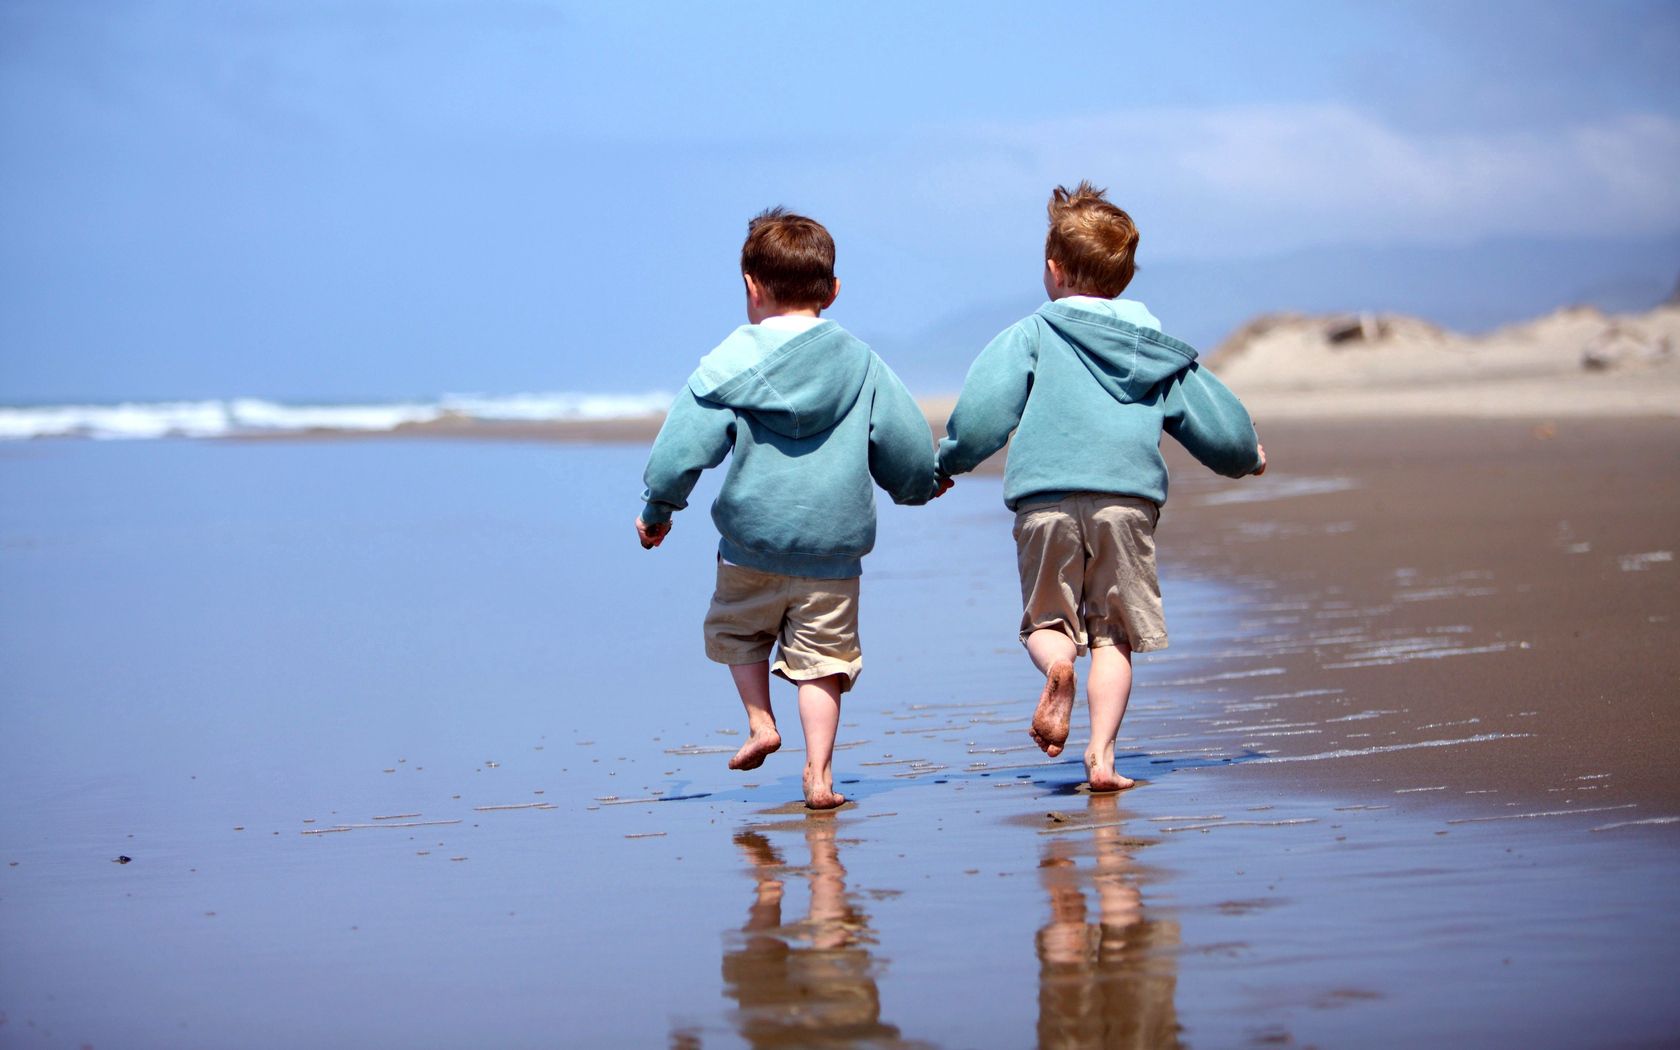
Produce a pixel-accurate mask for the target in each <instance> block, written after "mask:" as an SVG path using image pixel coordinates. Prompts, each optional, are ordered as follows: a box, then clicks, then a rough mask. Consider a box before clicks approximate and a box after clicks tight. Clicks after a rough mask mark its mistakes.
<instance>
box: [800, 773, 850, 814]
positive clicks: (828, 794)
mask: <svg viewBox="0 0 1680 1050" xmlns="http://www.w3.org/2000/svg"><path fill="white" fill-rule="evenodd" d="M845 802H846V796H845V795H842V794H840V793H839V792H837V791H835V790H834V773H833V771H832V770H827V769H825V770H823V771H822V772H820V773H819V772H817V771H816V770H814V769H812V768H811V767H810V766H806V767H805V808H807V809H838V808H839V807H840V806H842V805H844V804H845Z"/></svg>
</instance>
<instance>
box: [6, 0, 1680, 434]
mask: <svg viewBox="0 0 1680 1050" xmlns="http://www.w3.org/2000/svg"><path fill="white" fill-rule="evenodd" d="M805 6H806V5H785V4H749V3H729V4H687V3H684V4H677V3H672V4H641V5H629V4H612V5H607V4H600V5H581V4H567V3H548V2H535V0H529V2H519V3H499V2H492V0H472V2H427V0H404V2H361V3H356V2H343V3H334V4H326V3H311V2H308V0H283V2H276V3H240V2H229V0H216V2H204V3H153V4H136V3H118V2H85V3H74V4H67V3H63V2H60V0H46V2H22V0H0V230H4V231H5V235H4V237H3V238H0V401H13V402H16V401H41V400H69V399H101V400H109V399H116V398H124V397H132V398H164V397H187V398H191V397H217V396H242V395H243V396H260V397H275V398H283V399H354V398H367V397H398V396H413V395H425V394H434V393H443V392H484V393H512V392H517V391H527V390H597V391H608V390H624V391H635V390H647V389H672V388H674V387H675V386H676V385H677V384H678V383H679V382H680V381H681V379H682V377H683V375H684V374H685V373H686V371H687V369H688V368H689V366H690V365H691V364H692V362H693V360H694V359H695V358H696V357H698V355H699V354H701V353H703V352H704V351H705V350H706V349H708V348H709V347H710V346H711V345H712V344H714V343H715V342H716V341H717V340H718V339H719V338H721V336H722V335H723V334H725V333H726V332H727V331H728V329H729V328H731V327H732V326H733V325H735V324H737V323H740V321H741V304H740V291H739V280H738V276H737V274H736V271H735V261H736V257H737V253H738V251H739V246H740V239H741V236H742V232H743V229H744V225H745V221H746V219H747V218H748V217H749V216H750V215H751V214H753V213H754V212H755V211H757V210H758V209H760V208H762V207H764V206H766V205H768V204H773V203H786V204H788V205H790V206H792V207H795V208H797V209H799V210H802V211H805V212H807V213H809V214H812V215H815V216H816V217H818V218H819V219H822V220H823V221H824V222H826V223H827V224H828V225H829V226H830V228H831V229H832V230H833V231H834V233H835V236H836V238H837V240H838V242H839V256H840V258H839V267H838V269H839V272H840V274H841V277H842V279H843V280H844V282H845V286H844V291H843V294H842V296H841V299H840V301H839V302H838V303H837V304H836V307H835V310H834V311H833V314H832V316H834V317H835V318H836V319H837V320H840V321H841V322H842V323H845V324H847V325H848V326H849V327H851V328H852V329H854V330H855V331H857V332H858V333H859V334H860V335H863V336H864V337H865V338H867V339H870V340H872V341H873V342H875V343H876V344H877V345H878V346H879V347H881V348H882V349H883V352H885V353H888V354H889V359H890V360H891V361H892V363H893V364H894V365H895V367H898V368H899V369H900V371H901V372H903V373H904V374H905V375H906V376H908V377H914V380H915V381H916V383H917V384H918V385H919V386H920V387H923V388H928V389H929V390H930V391H931V389H932V388H940V389H951V388H954V387H955V386H956V385H957V384H958V383H959V382H960V380H961V375H962V370H963V368H964V367H965V365H966V361H967V358H968V357H970V356H972V354H973V352H975V351H977V350H978V348H979V343H980V342H983V341H984V338H985V336H986V334H987V332H988V330H989V329H990V328H995V327H996V326H998V325H1000V324H1001V323H1005V322H1007V321H1008V320H1009V319H1010V317H1011V315H1012V314H1020V313H1024V312H1025V311H1027V310H1030V309H1031V308H1032V307H1033V306H1034V305H1035V304H1036V302H1037V301H1038V300H1039V299H1040V298H1041V295H1040V292H1039V290H1038V287H1037V281H1038V271H1039V265H1040V254H1039V253H1040V251H1041V244H1042V236H1043V233H1042V231H1043V201H1044V198H1045V196H1046V194H1047V191H1048V190H1049V188H1050V187H1051V186H1052V185H1054V184H1056V183H1058V182H1068V181H1074V180H1077V179H1080V178H1091V179H1093V180H1094V181H1096V182H1098V183H1099V184H1102V185H1105V186H1107V187H1109V189H1110V191H1111V195H1112V196H1113V197H1114V199H1115V200H1116V201H1118V202H1119V203H1121V204H1122V205H1123V206H1125V207H1126V208H1128V209H1129V210H1130V211H1131V212H1132V213H1133V215H1134V216H1135V217H1136V219H1137V220H1138V223H1139V226H1140V227H1141V229H1142V231H1143V241H1142V246H1141V250H1140V254H1139V259H1140V262H1141V264H1142V273H1141V275H1140V277H1139V280H1138V283H1137V285H1135V286H1134V290H1135V292H1136V294H1137V295H1138V297H1139V298H1143V299H1145V300H1146V301H1148V302H1150V303H1151V305H1152V306H1156V307H1157V312H1158V313H1161V314H1162V316H1163V319H1164V320H1165V321H1166V322H1167V326H1168V328H1169V330H1174V331H1177V332H1179V333H1181V334H1185V335H1187V336H1189V337H1190V338H1192V340H1193V341H1196V342H1198V343H1201V344H1203V345H1211V343H1213V342H1215V341H1217V339H1218V337H1219V336H1220V335H1221V334H1222V333H1223V332H1224V331H1226V330H1228V329H1229V328H1230V327H1232V326H1233V325H1235V324H1236V323H1239V322H1240V321H1241V320H1242V319H1244V317H1246V316H1247V315H1248V314H1249V313H1252V312H1255V311H1258V310H1263V309H1273V308H1276V309H1289V308H1309V309H1331V308H1339V307H1346V308H1404V309H1408V310H1413V311H1416V312H1420V313H1424V314H1426V315H1432V316H1436V317H1437V318H1438V319H1441V320H1445V321H1447V322H1449V323H1454V324H1461V325H1467V326H1471V327H1475V326H1478V325H1480V326H1485V325H1489V324H1494V323H1498V322H1500V321H1504V320H1509V319H1512V318H1513V317H1515V316H1519V315H1520V314H1521V313H1522V312H1524V311H1528V310H1537V309H1544V308H1546V307H1547V306H1550V305H1555V304H1557V303H1559V302H1562V301H1569V300H1572V299H1581V298H1586V299H1593V298H1595V297H1597V298H1600V299H1603V300H1604V301H1605V302H1606V303H1607V304H1608V305H1633V304H1635V303H1637V302H1638V301H1641V300H1642V297H1643V298H1644V299H1654V298H1656V297H1660V296H1661V295H1662V294H1666V292H1667V291H1668V290H1669V289H1671V288H1672V287H1673V286H1674V281H1675V279H1676V277H1680V7H1677V6H1675V5H1672V4H1665V3H1653V4H1644V3H1601V4H1591V5H1583V4H1566V3H1476V4H1460V3H1433V2H1431V3H1402V2H1393V3H1382V4H1364V3H1361V4H1345V5H1332V4H1329V3H1268V4H1252V3H1247V4H1182V3H1170V4H1169V3H1161V4H1110V5H1088V6H1089V8H1090V9H1089V10H1081V11H1074V10H1066V11H1062V10H1057V11H1054V12H1052V11H1050V10H1049V9H1044V8H1042V7H1030V8H1029V7H1028V6H1027V5H1017V4H985V3H965V4H915V5H906V4H887V3H882V4H872V3H848V4H836V5H827V6H826V7H824V8H821V9H817V8H815V7H814V5H812V7H811V9H805ZM1484 283H1485V284H1486V286H1487V288H1488V294H1487V295H1486V296H1485V297H1482V298H1480V299H1479V298H1478V297H1477V296H1476V295H1475V294H1474V289H1476V288H1477V287H1479V286H1480V285H1482V284H1484ZM1467 288H1469V289H1472V291H1471V293H1470V294H1467V293H1466V289H1467ZM1163 306H1165V307H1170V309H1165V308H1162V307H1163Z"/></svg>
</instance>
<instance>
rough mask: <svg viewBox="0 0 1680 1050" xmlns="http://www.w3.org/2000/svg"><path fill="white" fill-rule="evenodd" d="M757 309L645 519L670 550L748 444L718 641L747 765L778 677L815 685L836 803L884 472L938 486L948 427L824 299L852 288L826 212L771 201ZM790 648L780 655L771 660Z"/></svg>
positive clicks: (817, 783) (642, 524)
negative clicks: (742, 711)
mask: <svg viewBox="0 0 1680 1050" xmlns="http://www.w3.org/2000/svg"><path fill="white" fill-rule="evenodd" d="M741 276H742V279H743V281H744V282H745V284H746V293H747V321H748V323H747V324H745V325H742V326H741V327H740V328H737V329H736V330H735V331H734V332H733V333H731V334H730V335H729V337H728V338H727V339H725V340H724V341H723V342H722V343H721V344H720V345H719V346H718V347H717V349H715V350H713V351H712V352H711V353H709V354H707V355H706V356H705V357H704V358H702V359H701V361H700V366H699V367H698V368H696V369H695V371H694V374H693V375H692V376H690V377H689V380H688V383H687V385H686V386H685V387H684V388H683V391H682V393H680V394H678V395H677V398H676V400H675V401H674V402H673V403H672V405H671V411H670V414H669V415H667V416H666V418H665V425H664V426H663V427H661V428H660V431H659V436H658V438H656V439H655V440H654V443H653V451H652V452H651V453H649V455H648V464H647V471H646V473H645V474H644V480H645V481H646V483H647V490H646V491H645V492H644V493H643V494H642V498H643V500H644V502H645V504H646V505H645V506H644V507H643V509H642V513H641V516H640V517H639V518H637V519H636V533H637V535H638V537H639V538H640V539H641V541H642V546H643V547H645V548H652V547H657V546H659V544H660V543H661V542H663V540H664V538H665V536H666V534H667V533H668V532H670V529H671V515H672V513H673V512H675V511H679V510H681V509H683V508H684V507H685V506H687V505H688V494H689V493H690V492H691V491H692V490H693V488H694V484H695V482H696V481H697V480H698V479H699V477H700V473H701V471H703V470H706V469H708V468H711V467H715V466H717V465H718V464H719V463H721V462H722V461H723V458H724V457H725V456H728V455H730V454H731V453H733V457H732V458H731V460H730V464H729V473H728V476H727V477H726V478H725V479H724V483H723V491H722V492H721V493H719V495H718V498H717V501H716V502H715V503H713V504H712V520H713V521H714V522H715V523H716V524H717V528H718V533H719V534H720V540H719V543H718V570H717V590H716V592H715V593H714V595H713V597H712V607H711V611H710V612H709V613H708V614H707V615H706V623H705V636H706V655H707V656H708V657H710V658H711V659H713V660H716V661H717V662H718V663H723V664H728V665H729V670H730V674H731V675H732V676H733V677H734V680H735V688H736V689H737V691H739V693H740V695H741V704H742V706H744V707H745V708H746V710H747V727H748V730H749V732H750V734H751V735H750V736H749V737H748V739H747V742H746V744H744V745H743V746H742V747H741V749H740V751H738V752H736V754H735V757H734V758H732V759H730V760H729V768H731V769H754V768H757V767H758V766H759V765H762V764H763V762H764V759H765V757H766V756H767V755H769V754H770V753H771V752H773V751H775V750H776V749H777V748H779V747H781V744H782V738H781V735H780V734H779V733H778V732H777V730H776V716H775V714H774V712H773V711H772V710H771V705H770V673H771V671H774V672H775V673H776V674H777V675H778V676H780V677H782V678H784V679H787V680H788V681H790V682H793V683H795V684H796V685H797V686H798V687H799V721H800V725H801V727H802V728H803V730H804V734H805V775H804V789H805V804H806V805H807V806H810V807H811V808H812V809H833V808H834V807H836V806H839V805H841V804H842V803H843V802H845V801H846V800H845V797H844V796H842V795H840V794H838V793H836V792H835V790H834V774H833V768H832V759H833V753H834V736H835V732H836V729H837V727H838V726H839V722H840V696H841V694H842V693H845V692H846V691H847V690H849V689H850V688H851V687H852V685H853V684H854V683H855V682H856V681H857V677H858V674H859V673H860V672H861V670H862V667H863V654H862V650H861V648H860V646H859V643H858V626H857V605H858V576H859V574H860V573H861V572H862V559H863V556H864V555H865V554H867V553H869V551H870V549H871V548H872V547H874V545H875V491H874V485H875V484H876V483H878V484H879V485H880V486H881V487H882V488H883V489H885V490H886V491H887V493H888V494H889V495H890V496H892V498H893V501H894V502H897V503H909V504H919V503H926V502H927V501H928V500H929V499H931V498H933V496H935V495H936V494H937V490H938V485H939V481H938V479H937V477H936V475H935V471H934V458H933V434H932V432H931V431H930V430H929V429H928V425H927V420H926V418H925V417H924V416H923V415H922V412H921V410H920V409H919V408H917V406H916V403H915V401H914V400H912V399H911V397H910V393H909V391H907V390H906V389H905V388H904V384H903V383H901V382H899V380H898V377H897V376H895V375H894V374H893V373H892V370H891V369H889V368H888V367H887V366H886V363H885V362H883V361H882V360H881V359H880V358H879V357H877V356H876V355H875V353H874V352H873V351H871V350H870V349H869V347H868V346H866V345H864V344H863V343H862V342H860V341H859V340H858V339H857V338H855V337H854V336H852V335H851V333H849V332H847V331H846V330H845V329H843V328H841V327H840V326H839V325H837V324H835V323H834V322H832V321H825V320H823V319H822V316H821V314H822V312H823V311H824V310H826V309H827V308H828V307H829V306H830V305H831V304H832V303H833V302H834V298H835V296H837V295H839V294H840V282H839V280H838V279H837V278H835V276H834V240H833V238H831V237H830V236H829V233H828V231H827V230H826V229H824V228H823V226H822V224H821V223H818V222H816V221H815V220H812V219H808V218H806V217H804V216H802V215H794V214H791V213H789V212H787V211H785V210H783V209H781V208H772V209H770V210H769V211H766V212H763V213H762V214H760V215H758V216H757V217H756V218H754V219H753V220H752V222H751V223H750V224H749V225H748V227H747V240H746V243H745V244H744V245H743V246H742V248H741ZM773 647H774V648H778V649H779V651H778V652H777V658H776V662H775V664H774V665H772V664H771V663H770V660H769V657H770V652H771V649H772V648H773Z"/></svg>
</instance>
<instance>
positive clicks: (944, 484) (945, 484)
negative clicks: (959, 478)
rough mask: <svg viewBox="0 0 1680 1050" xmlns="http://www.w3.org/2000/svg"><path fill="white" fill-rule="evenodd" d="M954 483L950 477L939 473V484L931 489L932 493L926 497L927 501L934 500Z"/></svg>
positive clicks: (949, 489)
mask: <svg viewBox="0 0 1680 1050" xmlns="http://www.w3.org/2000/svg"><path fill="white" fill-rule="evenodd" d="M956 484H957V483H956V482H955V481H952V480H951V479H950V478H948V477H946V476H945V475H943V474H941V475H939V484H938V485H937V486H935V488H934V490H933V495H931V496H929V497H928V502H930V503H931V502H932V501H934V500H936V499H938V498H939V497H941V496H943V495H945V493H947V492H950V491H951V489H952V488H953V487H955V486H956Z"/></svg>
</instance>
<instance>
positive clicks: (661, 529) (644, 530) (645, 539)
mask: <svg viewBox="0 0 1680 1050" xmlns="http://www.w3.org/2000/svg"><path fill="white" fill-rule="evenodd" d="M670 532H671V523H670V522H668V521H667V522H664V523H662V524H659V525H649V524H647V523H646V522H644V521H643V520H642V519H641V518H637V519H636V538H637V539H639V540H641V541H642V550H645V551H650V550H653V548H655V547H657V546H659V545H660V544H661V543H664V542H665V537H666V536H668V535H670Z"/></svg>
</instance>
